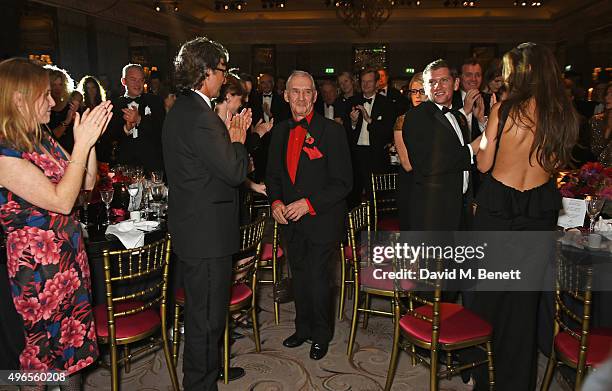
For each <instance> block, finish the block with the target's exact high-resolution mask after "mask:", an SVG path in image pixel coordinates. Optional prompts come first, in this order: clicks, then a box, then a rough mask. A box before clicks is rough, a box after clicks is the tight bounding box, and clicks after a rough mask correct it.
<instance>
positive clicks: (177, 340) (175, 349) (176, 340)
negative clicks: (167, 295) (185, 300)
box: [172, 304, 181, 367]
mask: <svg viewBox="0 0 612 391" xmlns="http://www.w3.org/2000/svg"><path fill="white" fill-rule="evenodd" d="M180 310H181V306H180V305H179V304H175V305H174V328H173V333H172V334H173V336H172V362H173V363H174V366H175V367H176V366H177V365H178V353H179V347H180V344H181V332H180V330H179V319H180V313H179V312H180Z"/></svg>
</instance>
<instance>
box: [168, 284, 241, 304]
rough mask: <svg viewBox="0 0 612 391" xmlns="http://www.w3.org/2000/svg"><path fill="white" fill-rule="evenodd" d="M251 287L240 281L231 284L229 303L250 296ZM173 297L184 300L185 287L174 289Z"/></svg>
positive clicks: (238, 301)
mask: <svg viewBox="0 0 612 391" xmlns="http://www.w3.org/2000/svg"><path fill="white" fill-rule="evenodd" d="M252 293H253V292H252V291H251V288H249V286H248V285H247V284H244V283H240V284H236V285H233V286H232V297H231V298H230V305H234V304H238V303H240V302H241V301H243V300H245V299H248V298H249V297H251V294H252ZM174 297H175V298H176V300H177V301H181V302H183V303H184V302H185V289H183V288H179V289H177V290H176V292H175V294H174Z"/></svg>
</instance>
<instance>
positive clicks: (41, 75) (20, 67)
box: [0, 58, 49, 152]
mask: <svg viewBox="0 0 612 391" xmlns="http://www.w3.org/2000/svg"><path fill="white" fill-rule="evenodd" d="M0 85H1V86H2V88H0V141H1V142H2V143H3V144H5V145H7V146H9V147H12V148H15V149H16V150H19V151H23V152H32V151H33V150H34V147H35V146H37V145H38V144H39V143H40V139H41V132H42V130H41V125H40V124H39V123H38V116H37V108H36V101H37V100H38V99H39V98H40V97H41V95H43V94H45V93H46V91H47V90H48V89H49V74H48V72H47V70H46V69H44V68H43V67H42V66H41V65H40V64H39V63H37V62H34V61H32V60H28V59H25V58H11V59H8V60H5V61H2V62H0ZM15 93H19V94H21V101H22V103H23V105H22V106H21V107H20V108H19V107H17V104H16V103H15Z"/></svg>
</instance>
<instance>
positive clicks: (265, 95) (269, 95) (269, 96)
mask: <svg viewBox="0 0 612 391" xmlns="http://www.w3.org/2000/svg"><path fill="white" fill-rule="evenodd" d="M263 97H264V98H272V93H270V94H263Z"/></svg>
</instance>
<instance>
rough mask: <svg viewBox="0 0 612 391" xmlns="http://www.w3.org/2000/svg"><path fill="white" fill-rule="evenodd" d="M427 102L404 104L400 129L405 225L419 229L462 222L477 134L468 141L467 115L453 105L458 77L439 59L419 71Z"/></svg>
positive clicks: (436, 228) (460, 226) (438, 228)
mask: <svg viewBox="0 0 612 391" xmlns="http://www.w3.org/2000/svg"><path fill="white" fill-rule="evenodd" d="M423 79H424V81H425V92H426V94H427V96H428V97H429V100H428V101H427V102H424V103H422V104H420V105H419V106H418V107H416V108H414V109H412V110H409V111H408V112H407V113H406V117H405V119H404V128H403V130H402V133H403V139H404V143H405V144H406V148H407V150H408V155H409V156H410V162H411V163H412V169H413V173H414V174H413V175H414V184H413V187H412V189H411V192H410V203H411V211H413V212H411V214H410V227H411V229H413V230H417V231H418V230H420V231H455V230H460V229H463V228H465V226H466V220H467V217H468V215H467V214H468V213H469V212H470V211H469V208H468V206H469V205H468V204H470V202H469V200H468V199H467V197H466V194H467V190H468V186H469V182H470V168H471V166H472V164H473V162H474V155H475V154H476V153H477V152H478V148H479V144H480V137H478V138H477V139H476V140H474V141H473V142H471V143H470V142H469V128H468V125H467V120H466V118H465V116H463V115H462V114H461V113H460V112H459V111H457V110H455V108H454V107H452V100H453V91H454V90H455V89H457V87H458V86H459V79H457V78H455V77H453V75H452V72H451V70H450V67H449V66H448V64H447V63H446V61H444V60H436V61H434V62H432V63H430V64H429V65H427V67H426V68H425V70H424V71H423Z"/></svg>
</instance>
